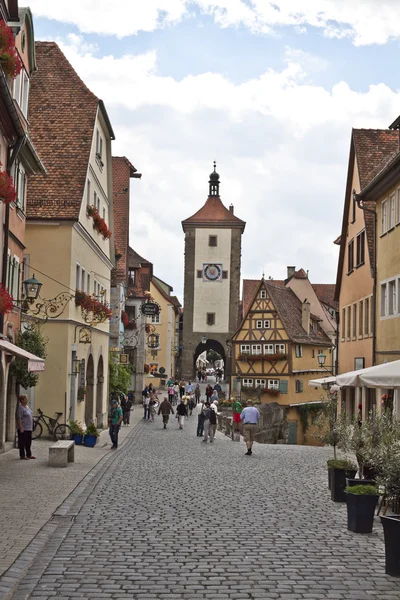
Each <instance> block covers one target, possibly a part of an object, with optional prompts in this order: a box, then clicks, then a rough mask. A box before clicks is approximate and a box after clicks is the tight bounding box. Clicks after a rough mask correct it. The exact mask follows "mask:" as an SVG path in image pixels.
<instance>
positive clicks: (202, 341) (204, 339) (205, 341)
mask: <svg viewBox="0 0 400 600" xmlns="http://www.w3.org/2000/svg"><path fill="white" fill-rule="evenodd" d="M201 343H202V344H206V343H207V338H206V336H205V335H203V336H202V338H201Z"/></svg>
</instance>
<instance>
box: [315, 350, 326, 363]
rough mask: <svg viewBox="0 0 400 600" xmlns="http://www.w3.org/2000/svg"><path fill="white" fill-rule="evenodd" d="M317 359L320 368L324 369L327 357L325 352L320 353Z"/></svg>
mask: <svg viewBox="0 0 400 600" xmlns="http://www.w3.org/2000/svg"><path fill="white" fill-rule="evenodd" d="M317 358H318V364H319V366H320V367H323V366H324V364H325V361H326V355H325V354H324V353H323V352H318V354H317Z"/></svg>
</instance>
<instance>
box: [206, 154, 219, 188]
mask: <svg viewBox="0 0 400 600" xmlns="http://www.w3.org/2000/svg"><path fill="white" fill-rule="evenodd" d="M208 183H209V192H208V195H209V196H219V175H218V173H217V163H216V161H215V160H214V171H213V172H212V173H211V175H210V180H209V182H208Z"/></svg>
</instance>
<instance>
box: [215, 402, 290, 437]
mask: <svg viewBox="0 0 400 600" xmlns="http://www.w3.org/2000/svg"><path fill="white" fill-rule="evenodd" d="M257 408H258V410H259V411H260V414H261V419H260V423H259V430H258V432H257V435H256V441H257V442H259V443H261V444H277V443H281V444H282V443H283V444H286V443H287V433H288V432H287V429H288V428H287V422H286V411H285V409H284V408H282V407H281V406H279V404H277V403H276V402H272V403H270V404H262V405H258V406H257ZM239 427H240V433H241V434H242V429H243V427H242V425H240V426H239ZM218 429H219V430H220V431H222V432H223V433H225V435H227V436H228V437H232V410H231V409H230V408H229V409H225V408H222V409H221V415H220V416H219V417H218Z"/></svg>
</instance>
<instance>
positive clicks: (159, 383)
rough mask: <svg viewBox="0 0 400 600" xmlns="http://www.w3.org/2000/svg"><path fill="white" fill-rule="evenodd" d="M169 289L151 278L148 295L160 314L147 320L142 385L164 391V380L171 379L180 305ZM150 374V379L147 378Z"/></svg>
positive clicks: (173, 370) (158, 280) (173, 369)
mask: <svg viewBox="0 0 400 600" xmlns="http://www.w3.org/2000/svg"><path fill="white" fill-rule="evenodd" d="M171 291H172V288H171V286H169V285H168V284H166V283H165V282H163V281H162V280H160V279H158V278H157V277H154V276H153V277H152V279H151V283H150V295H151V296H152V298H153V299H154V301H155V302H157V303H158V304H159V306H160V313H159V314H158V315H156V316H152V317H147V332H146V334H147V340H146V364H147V365H148V367H149V376H148V377H146V385H149V384H150V383H152V384H153V386H154V387H156V388H158V387H160V388H165V386H166V383H167V380H168V379H169V378H170V377H175V360H176V355H177V345H178V340H177V335H178V327H179V308H180V304H179V301H178V300H177V298H176V296H171ZM152 373H154V376H150V375H151V374H152Z"/></svg>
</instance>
